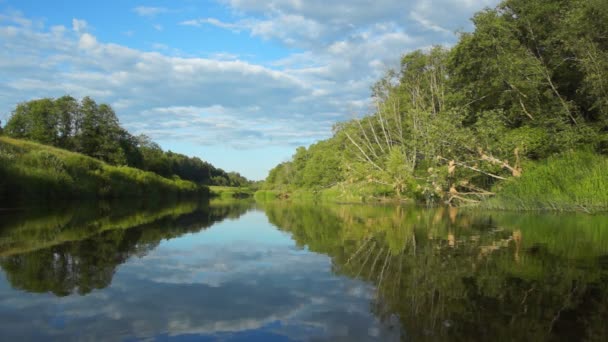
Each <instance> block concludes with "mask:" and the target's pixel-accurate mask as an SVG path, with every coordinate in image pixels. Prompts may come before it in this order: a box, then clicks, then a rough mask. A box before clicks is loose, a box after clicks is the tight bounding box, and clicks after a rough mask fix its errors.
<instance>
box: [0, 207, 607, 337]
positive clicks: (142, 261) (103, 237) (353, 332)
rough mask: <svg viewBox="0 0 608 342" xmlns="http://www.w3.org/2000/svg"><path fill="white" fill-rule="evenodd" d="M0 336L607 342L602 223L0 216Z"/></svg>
mask: <svg viewBox="0 0 608 342" xmlns="http://www.w3.org/2000/svg"><path fill="white" fill-rule="evenodd" d="M0 267H1V272H0V273H1V275H0V340H2V341H16V340H19V341H24V340H37V341H42V340H44V341H48V340H58V341H70V340H79V341H81V340H112V341H114V340H121V341H132V340H178V341H190V340H196V341H200V340H202V341H216V340H220V341H309V340H321V341H374V340H377V341H400V340H412V341H444V340H458V341H477V340H479V341H488V340H493V341H502V340H505V341H512V340H517V341H543V340H564V341H578V340H591V341H595V340H597V341H605V340H606V338H607V336H608V325H607V324H606V321H608V216H605V215H595V216H591V215H585V214H556V213H501V212H481V211H475V210H458V209H454V208H432V209H427V208H416V207H411V206H394V205H393V206H381V205H326V204H314V203H288V202H264V203H256V202H255V201H251V200H238V201H236V200H235V201H230V200H213V201H211V203H205V202H179V203H138V204H135V205H134V204H126V203H101V204H100V203H97V204H94V205H87V204H86V203H83V204H78V205H75V204H72V205H63V206H57V207H55V208H53V209H52V210H51V209H48V208H47V209H43V208H38V209H36V210H33V209H30V210H26V209H20V210H14V211H1V212H0Z"/></svg>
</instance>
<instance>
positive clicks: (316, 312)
mask: <svg viewBox="0 0 608 342" xmlns="http://www.w3.org/2000/svg"><path fill="white" fill-rule="evenodd" d="M372 293H373V289H372V288H371V287H370V286H369V285H366V284H364V283H362V282H359V281H355V280H352V279H348V278H344V277H338V276H335V275H334V274H332V272H331V261H330V260H329V258H328V257H327V256H324V255H319V254H314V253H310V252H308V251H306V250H301V249H298V248H297V247H296V246H295V244H294V243H293V241H292V240H291V239H290V237H289V235H287V234H285V233H282V232H280V231H278V230H276V229H275V228H273V227H272V226H271V225H270V224H269V223H268V221H267V219H266V217H265V216H264V214H263V213H261V212H250V213H248V214H246V215H244V216H242V217H241V218H240V219H239V220H236V221H224V222H222V223H219V224H217V225H215V226H213V227H211V228H210V229H207V230H205V231H202V232H200V233H197V234H188V235H185V236H182V237H180V238H177V239H174V240H169V241H164V242H163V243H161V244H160V245H159V247H158V248H157V249H155V250H154V251H151V252H150V253H149V254H148V255H147V256H145V257H143V258H132V259H130V260H129V261H128V262H127V263H126V264H124V265H121V266H119V268H118V271H117V272H116V274H115V276H114V280H113V283H112V285H111V286H109V287H108V288H106V289H103V290H98V291H94V292H93V293H91V294H89V295H87V296H78V295H73V296H69V297H64V298H56V297H54V296H52V295H50V294H31V293H24V292H18V291H15V290H12V289H10V286H8V285H7V284H6V281H5V280H4V279H3V280H0V339H1V340H8V339H15V338H18V339H19V340H24V339H38V340H39V339H48V338H53V339H60V340H65V339H66V337H68V338H72V339H77V340H82V339H95V340H99V339H104V340H107V339H111V340H116V339H156V340H165V339H178V340H201V339H202V340H230V341H238V340H254V341H256V340H257V341H284V340H310V339H321V340H332V341H336V340H347V341H352V340H370V339H372V340H373V339H379V340H387V339H390V338H394V337H395V336H391V331H389V330H388V329H387V328H384V327H383V326H382V325H381V324H380V323H379V322H378V321H377V319H376V318H374V316H373V315H372V314H371V313H370V312H369V303H370V299H371V296H372Z"/></svg>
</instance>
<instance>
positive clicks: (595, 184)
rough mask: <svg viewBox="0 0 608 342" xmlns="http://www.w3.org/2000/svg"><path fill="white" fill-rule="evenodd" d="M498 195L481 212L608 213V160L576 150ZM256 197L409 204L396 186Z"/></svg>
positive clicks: (533, 165)
mask: <svg viewBox="0 0 608 342" xmlns="http://www.w3.org/2000/svg"><path fill="white" fill-rule="evenodd" d="M493 191H494V192H495V193H496V194H497V195H496V196H495V197H493V198H489V199H487V200H485V201H484V202H482V203H481V204H479V206H480V207H481V208H483V209H496V210H552V211H581V212H599V211H608V158H607V157H605V156H602V155H598V154H595V153H593V152H588V151H576V152H574V151H572V152H567V153H564V154H561V155H557V156H553V157H550V158H548V159H546V160H543V161H540V162H527V163H526V164H525V165H524V173H523V175H522V177H520V178H511V179H508V180H506V181H503V182H500V183H498V185H497V186H495V187H494V189H493ZM255 198H256V200H261V201H265V200H273V199H290V200H314V201H326V202H335V203H374V202H395V201H400V202H401V201H404V199H403V198H396V196H395V192H394V191H393V190H392V189H391V188H390V187H386V186H378V185H377V184H370V183H367V182H360V183H353V184H339V185H336V186H333V187H331V188H327V189H322V190H311V189H288V188H285V189H282V190H260V191H257V192H256V193H255ZM476 206H477V205H476Z"/></svg>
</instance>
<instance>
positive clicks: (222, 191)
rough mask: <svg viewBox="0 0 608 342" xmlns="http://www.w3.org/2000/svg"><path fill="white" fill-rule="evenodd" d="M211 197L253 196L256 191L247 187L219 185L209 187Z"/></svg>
mask: <svg viewBox="0 0 608 342" xmlns="http://www.w3.org/2000/svg"><path fill="white" fill-rule="evenodd" d="M209 194H210V196H211V197H220V198H247V197H253V195H254V191H253V190H251V189H250V188H247V187H232V186H217V185H211V186H210V187H209Z"/></svg>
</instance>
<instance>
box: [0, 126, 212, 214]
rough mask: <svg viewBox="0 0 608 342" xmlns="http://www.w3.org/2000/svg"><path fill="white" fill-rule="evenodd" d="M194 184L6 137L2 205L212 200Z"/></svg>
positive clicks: (0, 174) (0, 166)
mask: <svg viewBox="0 0 608 342" xmlns="http://www.w3.org/2000/svg"><path fill="white" fill-rule="evenodd" d="M208 191H209V190H208V188H207V187H204V186H199V185H197V184H195V183H193V182H189V181H184V180H180V179H178V178H175V179H167V178H163V177H161V176H159V175H157V174H154V173H152V172H146V171H142V170H139V169H135V168H130V167H125V166H111V165H108V164H106V163H104V162H102V161H100V160H97V159H94V158H91V157H87V156H84V155H82V154H79V153H74V152H69V151H66V150H62V149H59V148H54V147H51V146H47V145H41V144H37V143H33V142H29V141H24V140H18V139H12V138H8V137H4V136H3V137H0V204H2V205H3V206H16V205H19V204H22V203H32V202H47V201H49V200H56V199H111V198H137V197H147V198H154V197H164V198H166V197H171V198H177V197H182V196H193V195H198V196H202V195H207V194H208Z"/></svg>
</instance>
